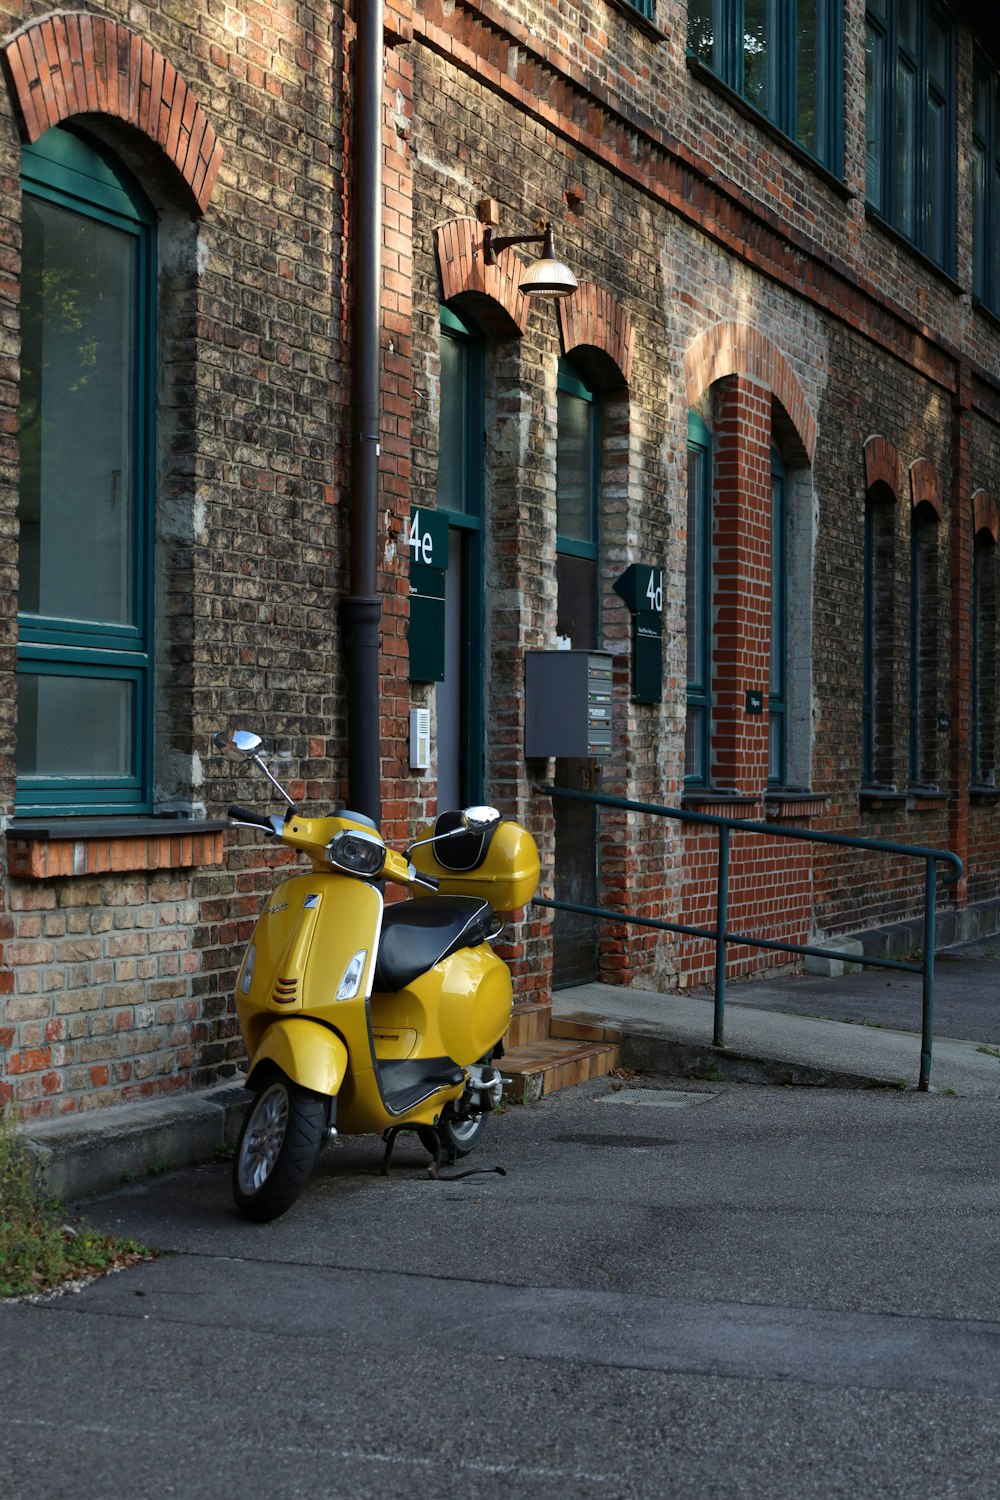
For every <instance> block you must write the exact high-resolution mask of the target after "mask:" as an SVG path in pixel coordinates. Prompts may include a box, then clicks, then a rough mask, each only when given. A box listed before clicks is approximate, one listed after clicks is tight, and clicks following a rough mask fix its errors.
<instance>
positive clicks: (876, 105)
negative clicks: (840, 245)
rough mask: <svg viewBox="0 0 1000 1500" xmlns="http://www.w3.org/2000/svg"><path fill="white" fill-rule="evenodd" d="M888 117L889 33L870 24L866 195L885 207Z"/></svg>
mask: <svg viewBox="0 0 1000 1500" xmlns="http://www.w3.org/2000/svg"><path fill="white" fill-rule="evenodd" d="M884 118H885V33H884V32H882V31H880V30H878V29H877V28H876V27H874V26H872V25H871V23H869V25H868V26H867V28H866V30H865V196H866V198H867V199H868V202H869V203H872V204H874V206H875V207H876V208H878V209H883V210H884V186H883V177H882V159H883V156H884V154H885V131H884V128H883V120H884Z"/></svg>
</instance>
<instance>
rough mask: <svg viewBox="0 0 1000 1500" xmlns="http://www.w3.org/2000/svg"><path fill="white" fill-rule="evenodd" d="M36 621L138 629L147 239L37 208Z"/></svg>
mask: <svg viewBox="0 0 1000 1500" xmlns="http://www.w3.org/2000/svg"><path fill="white" fill-rule="evenodd" d="M23 233H24V293H23V314H24V316H23V323H22V335H23V343H22V405H21V442H22V450H21V452H22V468H21V476H22V477H21V493H20V519H21V554H20V569H21V592H20V608H21V610H22V611H23V612H24V613H27V614H36V615H44V616H47V617H49V618H60V619H72V620H86V621H93V622H100V623H107V624H117V625H128V624H134V623H135V594H134V588H133V584H132V549H133V535H132V528H133V487H134V462H133V449H132V432H133V430H134V412H133V405H132V392H133V390H134V383H135V338H134V323H133V309H134V306H135V303H134V280H135V244H136V241H135V238H134V236H132V235H130V234H125V233H122V232H121V231H119V230H117V229H114V228H111V227H110V226H108V225H105V224H100V223H95V222H94V221H93V220H92V219H87V218H84V217H82V216H81V215H79V214H75V213H72V212H70V211H68V210H67V209H65V208H62V207H59V206H57V205H55V204H52V203H48V202H45V201H43V200H41V199H33V198H30V197H25V200H24V214H23Z"/></svg>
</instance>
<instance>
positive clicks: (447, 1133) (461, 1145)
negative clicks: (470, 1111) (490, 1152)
mask: <svg viewBox="0 0 1000 1500" xmlns="http://www.w3.org/2000/svg"><path fill="white" fill-rule="evenodd" d="M450 1109H451V1106H450V1105H449V1106H448V1107H447V1108H446V1109H445V1111H444V1113H443V1114H442V1116H441V1119H440V1120H439V1121H438V1126H437V1132H438V1136H439V1137H440V1140H441V1145H442V1147H443V1149H444V1151H445V1153H446V1154H447V1153H451V1154H452V1155H451V1159H452V1161H454V1160H455V1159H456V1157H460V1156H468V1154H469V1152H470V1151H471V1150H472V1149H473V1147H474V1146H477V1145H478V1144H479V1140H480V1138H481V1136H482V1134H483V1131H484V1130H485V1129H486V1120H487V1115H486V1114H485V1113H483V1114H478V1115H453V1114H451V1113H450Z"/></svg>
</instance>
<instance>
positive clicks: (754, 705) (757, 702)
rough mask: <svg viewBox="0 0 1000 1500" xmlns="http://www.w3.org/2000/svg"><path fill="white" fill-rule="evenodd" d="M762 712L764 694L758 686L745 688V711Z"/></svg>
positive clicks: (751, 712) (750, 712)
mask: <svg viewBox="0 0 1000 1500" xmlns="http://www.w3.org/2000/svg"><path fill="white" fill-rule="evenodd" d="M763 712H764V694H763V693H762V692H761V691H760V689H759V688H747V713H748V714H762V713H763Z"/></svg>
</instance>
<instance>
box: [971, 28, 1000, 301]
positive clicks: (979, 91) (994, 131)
mask: <svg viewBox="0 0 1000 1500" xmlns="http://www.w3.org/2000/svg"><path fill="white" fill-rule="evenodd" d="M972 172H973V179H972V180H973V206H972V290H973V292H974V293H975V295H976V296H977V297H978V298H979V300H980V301H981V302H985V303H986V306H987V307H990V308H992V309H993V311H994V312H998V313H1000V74H998V73H997V71H996V69H995V68H991V67H990V66H989V64H988V63H986V61H985V60H984V59H983V58H981V57H977V58H976V68H975V75H974V81H973V109H972Z"/></svg>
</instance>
